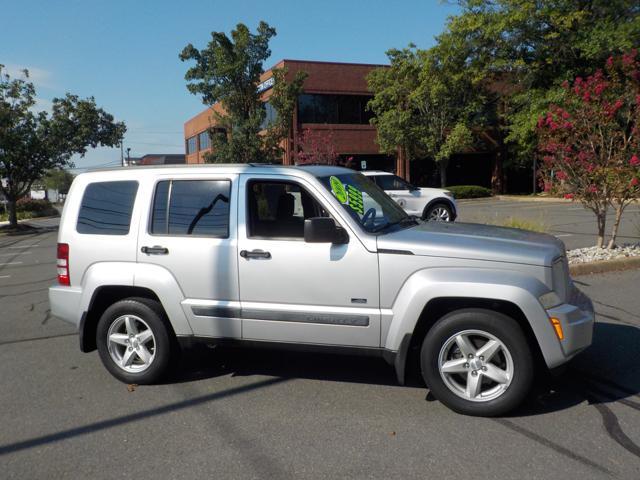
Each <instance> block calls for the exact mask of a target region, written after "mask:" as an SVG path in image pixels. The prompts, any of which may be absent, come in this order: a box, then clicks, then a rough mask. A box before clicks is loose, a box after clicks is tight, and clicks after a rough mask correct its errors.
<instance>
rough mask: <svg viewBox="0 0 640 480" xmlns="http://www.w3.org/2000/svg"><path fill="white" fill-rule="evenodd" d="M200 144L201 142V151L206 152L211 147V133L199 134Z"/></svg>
mask: <svg viewBox="0 0 640 480" xmlns="http://www.w3.org/2000/svg"><path fill="white" fill-rule="evenodd" d="M198 142H200V150H205V149H207V148H209V147H210V146H211V138H210V137H209V132H208V131H204V132H201V133H199V134H198Z"/></svg>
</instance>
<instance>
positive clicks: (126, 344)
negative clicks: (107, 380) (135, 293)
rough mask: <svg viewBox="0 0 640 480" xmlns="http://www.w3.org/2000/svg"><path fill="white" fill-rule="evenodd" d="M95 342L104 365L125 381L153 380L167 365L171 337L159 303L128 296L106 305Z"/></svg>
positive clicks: (142, 381)
mask: <svg viewBox="0 0 640 480" xmlns="http://www.w3.org/2000/svg"><path fill="white" fill-rule="evenodd" d="M96 343H97V346H98V352H99V353H100V359H101V360H102V363H103V364H104V366H105V367H106V368H107V370H109V372H110V373H111V374H112V375H113V376H114V377H116V378H117V379H118V380H121V381H123V382H125V383H136V384H140V385H143V384H150V383H155V382H157V381H158V380H159V379H160V378H161V377H162V376H163V375H164V374H165V373H166V371H167V369H168V367H169V362H170V357H171V340H170V337H169V332H168V330H167V327H166V323H165V315H164V312H163V310H162V307H161V306H160V305H159V304H158V303H157V302H155V301H153V300H149V299H146V298H128V299H126V300H121V301H119V302H116V303H114V304H113V305H111V306H110V307H109V308H107V309H106V310H105V312H104V313H103V314H102V317H101V318H100V320H99V322H98V328H97V333H96Z"/></svg>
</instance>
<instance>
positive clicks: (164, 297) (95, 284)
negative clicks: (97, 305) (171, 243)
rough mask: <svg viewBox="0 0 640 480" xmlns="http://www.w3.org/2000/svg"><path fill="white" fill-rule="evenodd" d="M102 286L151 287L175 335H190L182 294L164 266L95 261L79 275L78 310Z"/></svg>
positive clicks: (88, 305) (86, 306)
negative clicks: (79, 294)
mask: <svg viewBox="0 0 640 480" xmlns="http://www.w3.org/2000/svg"><path fill="white" fill-rule="evenodd" d="M104 286H122V287H143V288H146V289H148V290H151V291H152V292H154V293H155V294H156V296H157V297H158V299H159V300H160V303H161V304H162V308H164V311H165V312H166V314H167V317H168V318H169V321H170V322H171V326H172V327H173V331H174V332H175V333H176V335H193V330H192V329H191V326H190V325H189V321H188V320H187V317H186V316H185V313H184V311H183V310H182V305H181V302H182V301H183V300H184V294H183V293H182V290H181V289H180V286H179V285H178V282H177V281H176V279H175V278H174V276H173V275H171V273H170V272H169V271H168V270H167V269H165V268H163V267H160V266H158V265H152V264H148V263H134V262H99V263H94V264H93V265H91V266H90V267H89V268H87V270H86V272H85V274H84V276H83V278H82V298H81V300H80V311H81V312H86V311H88V310H89V309H90V307H91V302H92V301H93V299H94V294H95V292H96V291H97V290H98V289H99V288H100V287H104Z"/></svg>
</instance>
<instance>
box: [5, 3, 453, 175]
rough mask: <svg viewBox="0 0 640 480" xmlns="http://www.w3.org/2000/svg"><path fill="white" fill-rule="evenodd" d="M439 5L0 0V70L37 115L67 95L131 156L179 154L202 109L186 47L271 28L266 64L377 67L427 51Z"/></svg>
mask: <svg viewBox="0 0 640 480" xmlns="http://www.w3.org/2000/svg"><path fill="white" fill-rule="evenodd" d="M451 3H453V2H450V3H447V2H445V1H442V0H416V1H403V0H396V1H389V0H386V1H379V0H366V1H365V0H361V1H351V0H342V1H340V0H324V1H307V0H280V1H279V0H270V1H267V0H263V1H253V0H251V1H248V0H247V1H244V0H226V1H220V0H198V1H195V0H194V1H190V0H181V1H176V0H174V1H166V0H155V1H151V0H128V1H124V0H101V1H94V0H58V1H51V0H21V1H19V0H0V5H3V6H2V7H1V8H0V11H1V12H2V20H3V21H2V27H1V28H0V64H3V65H5V67H6V69H7V70H8V72H9V73H10V74H11V75H12V76H17V75H20V73H19V72H20V70H21V69H23V68H27V69H29V71H30V79H31V81H32V82H33V83H34V85H35V86H36V90H37V97H38V104H37V108H39V109H47V108H49V106H50V104H51V103H50V102H51V100H52V99H53V98H55V97H60V96H63V95H64V94H65V93H66V92H71V93H74V94H76V95H79V96H81V97H89V96H93V97H95V99H96V103H97V104H98V106H100V107H102V108H104V109H105V110H106V111H107V112H109V113H111V114H112V115H114V116H115V117H116V119H118V120H122V121H124V122H125V124H126V125H127V134H126V136H125V138H124V148H125V149H126V148H130V149H131V151H130V154H131V156H132V157H133V156H136V157H137V156H142V155H144V154H147V153H184V136H183V126H184V122H185V121H187V120H188V119H189V118H191V117H193V116H194V115H196V114H197V113H199V112H200V111H202V110H203V109H204V108H205V106H204V105H203V104H202V102H201V100H200V98H199V97H197V96H194V95H191V94H190V93H189V92H188V91H187V89H186V82H185V80H184V74H185V72H186V70H187V68H188V67H189V64H188V63H184V62H181V61H180V59H179V58H178V54H179V53H180V51H181V50H182V48H184V46H185V45H187V44H188V43H192V44H193V45H194V46H195V47H196V48H204V47H205V46H206V44H207V43H208V41H209V40H210V38H211V37H210V34H211V32H212V31H224V32H227V33H229V32H230V31H231V30H232V29H233V28H234V27H235V26H236V25H237V24H238V23H244V24H246V25H247V26H248V27H249V28H250V29H251V30H252V31H255V28H256V27H257V25H258V23H259V22H260V20H264V21H266V22H267V23H269V24H270V25H271V26H273V27H275V29H276V31H277V36H276V37H274V38H272V40H271V43H270V47H271V57H270V58H269V59H268V60H267V61H266V62H265V64H264V67H265V69H268V68H269V67H271V66H272V65H273V64H275V63H277V62H278V61H279V60H281V59H283V58H288V59H299V60H323V61H339V62H356V63H386V55H385V52H386V51H387V50H388V49H390V48H402V47H405V46H407V45H408V44H409V43H414V44H416V45H417V46H418V47H420V48H428V47H430V46H432V45H433V44H434V41H435V40H434V37H435V36H436V35H438V34H439V33H440V32H441V31H442V30H443V29H444V26H445V22H446V19H447V17H448V16H449V15H454V14H455V13H456V12H457V7H456V6H454V5H452V4H451ZM73 160H74V163H75V166H76V167H77V168H78V169H85V168H92V167H99V166H111V165H117V164H118V163H119V161H120V149H110V148H98V149H95V150H91V151H89V152H88V153H87V154H86V155H85V156H84V157H83V158H80V157H78V156H76V157H74V159H73Z"/></svg>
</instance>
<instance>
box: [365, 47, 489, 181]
mask: <svg viewBox="0 0 640 480" xmlns="http://www.w3.org/2000/svg"><path fill="white" fill-rule="evenodd" d="M387 55H388V56H389V60H390V63H391V65H390V67H389V68H378V69H375V70H374V71H372V72H371V74H370V75H369V77H368V81H369V88H370V89H371V91H372V92H373V94H374V98H373V99H372V100H371V101H370V102H369V108H370V109H371V110H372V111H373V112H374V113H375V117H374V118H373V120H372V124H374V125H375V126H376V127H377V129H378V143H379V144H380V146H381V150H383V151H384V152H386V153H392V152H393V151H394V150H396V149H397V148H398V147H401V148H402V149H403V150H404V152H405V154H407V155H408V157H409V159H410V160H414V159H417V158H423V157H430V158H433V159H434V160H435V161H436V162H438V164H439V166H440V182H441V184H442V186H443V187H444V186H446V182H447V177H446V169H447V164H448V161H449V158H450V157H451V156H452V155H453V154H455V153H459V152H461V151H463V150H465V149H467V148H469V147H470V146H471V144H472V143H473V136H472V134H471V128H470V126H471V120H472V116H473V113H474V111H475V109H476V104H477V98H476V94H475V90H474V88H473V84H472V83H471V79H470V78H469V77H468V76H467V75H466V74H465V68H464V62H463V61H462V62H458V61H456V58H454V57H451V56H450V55H449V51H448V50H447V49H444V48H442V47H441V48H432V49H429V50H418V49H416V48H415V47H414V46H413V45H410V46H409V48H406V49H404V50H401V51H400V50H390V51H389V52H388V53H387Z"/></svg>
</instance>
